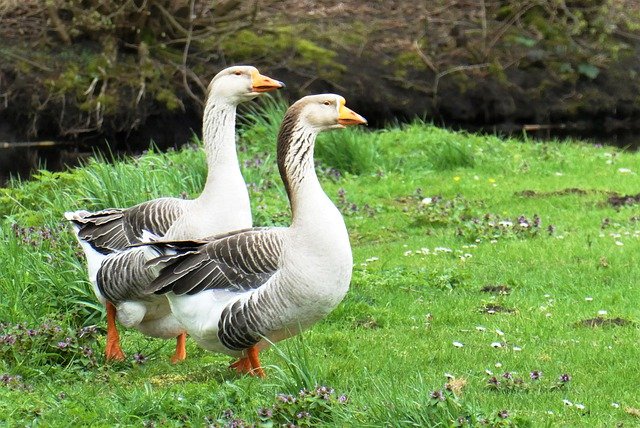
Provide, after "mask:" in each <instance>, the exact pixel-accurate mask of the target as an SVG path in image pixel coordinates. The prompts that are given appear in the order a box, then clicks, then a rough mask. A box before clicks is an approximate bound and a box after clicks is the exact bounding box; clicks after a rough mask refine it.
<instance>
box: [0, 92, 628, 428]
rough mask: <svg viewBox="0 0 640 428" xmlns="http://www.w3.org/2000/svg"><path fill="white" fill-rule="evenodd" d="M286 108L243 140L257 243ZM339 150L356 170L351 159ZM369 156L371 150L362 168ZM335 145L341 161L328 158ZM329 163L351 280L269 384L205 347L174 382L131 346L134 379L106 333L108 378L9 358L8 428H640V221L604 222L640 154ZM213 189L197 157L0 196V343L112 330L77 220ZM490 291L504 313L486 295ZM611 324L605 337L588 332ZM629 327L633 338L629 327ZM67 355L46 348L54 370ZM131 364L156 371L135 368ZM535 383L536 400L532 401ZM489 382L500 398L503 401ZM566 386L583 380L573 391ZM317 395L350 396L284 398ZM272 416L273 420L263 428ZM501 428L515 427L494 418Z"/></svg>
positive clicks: (277, 216) (4, 368)
mask: <svg viewBox="0 0 640 428" xmlns="http://www.w3.org/2000/svg"><path fill="white" fill-rule="evenodd" d="M273 108H274V106H271V107H269V110H268V111H267V113H260V111H257V110H256V111H254V112H253V113H251V114H254V115H258V116H256V117H257V119H256V118H255V117H254V119H255V120H253V121H252V120H249V121H248V122H246V123H244V124H243V126H242V129H241V130H240V136H241V137H240V138H241V142H240V148H241V150H240V157H241V162H242V165H243V173H244V174H245V177H246V181H247V183H250V190H251V198H252V207H253V210H254V219H255V223H256V224H258V225H265V224H267V225H269V224H287V223H288V220H289V217H288V216H289V214H288V206H287V201H286V194H285V192H284V190H283V189H282V186H281V183H280V181H279V177H278V174H277V168H276V167H275V158H274V155H273V152H274V147H275V141H274V134H275V132H276V131H277V120H278V117H279V116H278V113H274V112H273ZM276 108H281V107H277V100H276ZM278 111H280V110H278ZM341 143H344V144H346V145H348V144H351V145H353V146H354V147H356V149H354V150H347V151H340V150H339V148H340V144H341ZM363 143H368V144H369V147H370V148H367V149H366V150H360V149H359V148H360V147H361V144H363ZM322 144H326V145H327V146H330V149H327V150H325V151H324V152H322V150H323V149H321V148H320V147H321V145H322ZM320 153H322V158H321V164H322V166H321V167H319V168H318V171H319V174H320V175H321V180H322V182H323V186H324V188H325V190H326V192H327V194H328V195H329V196H330V197H331V198H332V199H334V201H335V202H336V204H337V205H338V206H339V207H340V208H341V209H342V210H343V212H344V215H345V219H346V222H347V226H348V228H349V231H350V233H351V242H352V247H353V251H354V261H355V266H354V275H353V281H352V284H351V289H350V291H349V293H348V294H347V297H346V298H345V300H344V301H343V302H342V303H341V304H340V306H339V307H338V308H337V309H336V310H335V311H334V312H332V313H331V314H330V315H329V317H328V318H327V319H326V320H324V321H322V322H321V323H319V324H317V325H315V326H314V327H313V328H311V329H310V330H309V331H307V332H305V334H304V335H303V338H302V339H301V340H300V339H297V338H296V339H290V340H288V341H285V342H283V343H279V344H278V345H277V349H271V350H269V351H266V352H264V353H263V354H264V355H263V356H262V361H263V364H264V365H265V366H267V373H268V378H267V379H266V380H258V379H254V378H248V377H239V376H237V375H235V374H234V373H232V372H231V371H230V370H228V369H227V365H228V363H229V362H230V360H229V358H227V357H225V356H221V355H216V354H212V353H209V352H205V351H202V350H200V349H198V348H197V347H196V346H195V345H194V344H193V343H191V342H189V343H188V353H189V357H188V359H187V360H186V361H185V362H184V363H183V364H180V365H177V366H173V365H171V364H169V362H168V360H169V356H170V355H171V352H172V347H173V345H174V344H173V342H172V341H161V340H155V339H148V338H145V337H143V336H142V335H140V334H139V333H137V332H134V331H123V332H122V342H123V347H124V349H125V351H126V352H127V354H128V356H129V360H127V361H126V362H124V363H118V364H105V362H104V361H103V358H102V352H103V349H104V335H103V334H102V332H103V330H99V331H98V333H99V334H98V337H97V339H98V341H97V344H96V345H91V346H93V348H92V349H93V351H94V353H95V356H96V358H97V365H91V364H85V363H86V361H85V360H83V359H82V358H81V356H80V351H78V349H80V347H79V346H78V347H76V348H74V349H75V351H73V350H70V351H69V352H76V353H77V355H76V354H65V358H62V359H61V360H60V359H56V358H58V357H56V358H52V357H48V356H47V355H49V354H51V355H53V356H55V355H54V354H55V353H53V354H52V353H51V352H49V354H47V355H41V356H39V357H38V356H33V355H32V356H29V357H28V358H27V357H26V356H25V355H23V356H22V357H20V353H19V351H16V350H15V349H14V351H15V352H14V354H15V353H16V352H17V353H18V355H17V358H18V359H20V361H22V363H20V364H19V363H17V362H16V361H18V360H16V355H14V354H12V355H13V356H12V358H10V359H9V358H8V359H3V360H2V361H0V375H1V374H2V373H6V374H8V375H11V376H15V375H20V376H22V379H18V378H15V377H13V378H12V379H11V380H10V381H9V380H6V379H5V381H2V382H0V424H5V425H7V426H25V425H28V426H35V425H42V426H70V425H85V426H87V425H92V426H93V425H95V426H113V425H115V424H117V423H119V424H122V425H137V426H140V425H146V426H200V425H205V424H211V425H214V426H215V424H218V425H220V426H225V425H228V424H230V421H232V420H233V419H234V418H240V419H243V420H246V421H251V422H253V423H257V424H259V425H260V424H261V426H269V423H273V424H274V426H278V424H280V423H284V421H288V420H290V419H288V418H293V419H294V420H296V421H298V419H295V418H296V415H297V413H300V412H303V411H307V410H309V412H310V413H311V414H312V416H310V418H308V419H304V418H303V419H300V420H299V421H298V422H299V423H300V424H304V423H307V424H308V425H320V426H403V427H404V426H451V425H452V424H455V423H456V421H458V418H461V417H462V418H464V421H468V424H470V425H479V424H480V421H481V420H483V418H487V421H488V424H489V425H491V426H504V425H507V424H511V425H517V426H526V425H528V424H529V425H530V426H536V427H537V426H572V427H574V426H585V427H593V426H616V424H622V425H624V426H635V425H637V424H638V423H639V420H638V417H637V416H634V415H633V414H632V413H633V409H638V408H640V398H639V396H638V394H637V390H638V385H640V372H639V371H638V369H637V365H638V361H640V351H639V347H638V345H639V343H640V327H639V323H640V304H639V302H640V287H638V278H639V277H640V267H639V266H638V258H637V254H638V252H639V250H640V236H639V235H640V224H639V221H640V219H639V215H640V211H639V209H638V206H637V205H636V206H633V205H632V206H623V207H619V208H615V207H612V206H611V205H610V204H608V203H607V200H608V198H609V196H611V194H612V192H615V193H618V194H637V193H638V191H639V190H638V183H639V182H638V178H637V177H638V176H637V175H636V174H637V173H639V172H640V157H639V156H638V154H636V153H628V152H623V151H619V150H616V149H612V148H596V147H594V146H592V145H589V144H584V143H578V142H572V143H568V142H555V141H552V142H546V143H538V142H520V141H516V140H503V139H499V138H497V137H492V136H478V135H473V134H466V133H454V132H449V131H446V130H443V129H439V128H436V127H433V126H431V125H428V124H424V123H420V122H416V123H414V124H411V125H407V126H403V127H395V128H391V129H386V130H382V131H375V132H371V131H368V130H348V131H335V132H332V133H331V135H330V136H325V137H324V138H323V139H322V141H319V148H318V156H319V157H320ZM345 153H348V154H346V155H345ZM335 169H337V170H338V171H339V174H337V173H336V172H335ZM625 169H629V170H631V173H628V172H625V171H626V170H625ZM204 173H205V166H204V160H203V155H202V153H201V152H200V151H198V150H193V148H186V149H183V150H180V151H177V152H171V153H166V154H161V153H156V152H154V151H150V152H149V153H147V154H146V155H144V156H142V157H140V158H137V159H122V160H118V161H115V162H112V163H106V162H104V161H102V160H95V161H91V162H89V164H88V165H87V166H86V167H84V168H81V169H76V170H72V171H69V172H63V173H55V174H54V173H48V172H42V173H40V174H39V175H38V176H36V177H34V178H33V179H32V180H30V181H26V182H14V183H13V184H12V185H11V186H10V187H9V188H7V189H0V215H3V216H4V219H3V220H2V230H1V231H0V235H1V236H0V238H1V241H0V242H2V244H1V245H2V248H1V249H0V266H2V270H1V273H0V288H1V292H2V295H1V298H0V322H5V323H7V324H6V325H4V326H3V328H5V329H8V328H9V327H8V326H9V325H14V324H16V323H23V322H24V323H26V325H27V326H29V327H33V328H36V327H37V326H39V325H40V324H41V323H42V322H43V320H45V319H54V320H56V321H55V322H56V323H59V324H60V325H61V326H62V327H64V329H70V330H69V331H76V329H78V328H80V327H82V326H83V325H91V324H97V325H98V326H99V328H100V329H103V328H104V319H103V318H102V317H103V313H102V308H100V307H99V305H97V304H96V303H95V300H94V298H93V295H92V291H91V287H90V285H89V284H88V283H87V280H86V277H85V275H86V274H85V271H84V266H83V257H82V256H81V254H79V250H78V248H77V246H76V243H75V241H74V238H73V236H72V234H71V233H70V231H69V227H68V226H67V225H65V224H64V223H63V222H62V221H60V219H61V216H62V212H64V211H65V210H69V209H76V208H86V209H98V208H105V207H108V206H126V205H130V204H133V203H136V202H140V201H144V200H147V199H149V198H153V197H156V196H160V195H171V196H179V195H180V194H182V193H183V192H185V193H186V194H187V195H188V196H194V195H195V194H197V192H198V190H199V189H200V187H201V185H202V182H203V178H204ZM521 216H522V218H520V217H521ZM534 216H537V218H539V225H537V224H534V218H535V217H534ZM519 218H520V220H521V221H523V222H524V221H527V222H528V227H525V226H523V225H520V224H519V220H518V219H519ZM605 219H607V220H605ZM500 222H502V225H500ZM505 222H511V225H510V224H509V223H505ZM14 224H16V226H12V225H14ZM29 227H32V228H33V229H29ZM550 230H551V231H552V233H550ZM486 286H495V287H498V286H505V287H508V289H509V292H508V294H500V293H498V292H483V291H481V290H482V289H483V288H484V287H486ZM599 311H606V314H604V315H600V316H601V317H602V319H603V320H604V322H605V323H607V322H608V323H609V324H610V325H605V326H599V327H587V326H584V325H582V324H581V322H582V321H584V320H586V319H593V318H596V317H598V316H599V315H598V312H599ZM490 312H493V313H490ZM616 318H619V319H620V320H623V321H629V323H627V324H625V325H615V324H614V323H612V321H611V320H614V319H616ZM607 320H609V321H607ZM620 320H618V321H620ZM621 323H623V322H621ZM2 334H6V332H5V333H2ZM69 334H71V333H69ZM72 339H73V340H74V341H75V340H76V339H75V336H73V337H72ZM25 340H27V339H25ZM78 340H80V339H78ZM454 342H459V343H460V344H462V345H463V346H462V347H457V346H455V345H454ZM73 343H74V344H75V342H73ZM56 344H57V342H55V343H53V344H49V345H47V344H45V343H39V345H38V346H39V347H38V348H32V349H37V351H34V352H42V353H46V352H48V351H47V348H46V346H53V347H54V348H53V349H55V346H56ZM0 346H3V345H0ZM4 346H7V345H6V344H5V345H4ZM74 346H75V345H74ZM87 346H89V345H87ZM25 352H26V351H25ZM56 352H58V351H56ZM136 353H140V354H142V355H144V356H145V357H146V361H145V363H144V364H138V363H135V362H134V361H133V359H132V357H133V355H134V354H136ZM57 361H62V362H57ZM534 370H537V371H541V372H542V378H541V379H539V380H537V381H534V380H530V378H529V373H530V372H531V371H534ZM487 371H489V372H491V373H493V375H495V376H496V377H497V378H498V380H500V385H499V386H498V387H497V388H491V387H490V384H489V383H488V380H489V379H490V378H491V377H492V376H493V375H491V374H488V373H487ZM505 372H509V373H511V374H512V376H513V378H522V379H523V381H522V382H521V383H520V382H519V381H514V380H508V379H505V378H504V377H502V375H503V374H504V373H505ZM445 373H446V374H449V375H451V376H453V377H454V378H455V379H454V380H453V381H451V383H452V384H454V385H458V386H457V387H456V388H458V389H456V388H453V389H454V390H455V391H456V394H455V395H454V394H453V393H452V392H449V391H447V390H446V389H445V390H444V392H443V396H442V397H443V400H440V399H438V398H434V397H432V395H431V393H432V391H440V390H442V389H443V386H444V384H445V383H446V382H447V378H446V377H445ZM562 374H569V375H570V376H571V380H570V381H569V382H566V383H563V382H560V381H559V380H558V378H559V376H560V375H562ZM16 379H17V380H16ZM316 384H318V385H327V386H330V387H332V388H334V389H335V392H334V393H333V395H331V397H329V398H328V399H327V400H324V399H323V398H318V396H316V395H314V394H316V392H314V391H315V390H313V391H310V392H309V393H308V394H307V395H304V396H303V397H301V398H300V399H299V400H297V401H296V403H295V404H283V403H282V402H280V401H278V400H279V399H278V398H277V397H276V395H277V394H293V395H295V394H296V393H297V391H296V390H297V389H299V388H301V387H306V388H307V389H312V387H314V386H315V385H316ZM342 394H345V395H346V396H347V397H348V400H347V401H346V403H342V402H340V400H338V397H340V396H341V395H342ZM436 397H437V394H436ZM563 400H568V401H570V402H571V403H574V404H576V403H577V404H581V405H584V406H585V408H584V409H580V408H578V407H576V406H575V405H573V406H568V405H565V404H563ZM612 403H616V404H617V405H619V407H614V406H613V405H612ZM263 408H269V409H270V410H271V412H272V415H271V416H270V417H267V416H265V414H264V410H262V412H263V413H262V416H260V415H259V414H258V412H259V411H260V409H263ZM229 409H230V410H232V411H233V414H234V416H229V414H228V412H227V413H225V411H227V410H229ZM503 410H507V411H508V413H509V418H507V419H502V418H500V417H499V416H498V413H499V412H501V411H503ZM461 421H462V419H461Z"/></svg>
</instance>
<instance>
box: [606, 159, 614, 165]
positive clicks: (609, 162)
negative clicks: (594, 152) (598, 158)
mask: <svg viewBox="0 0 640 428" xmlns="http://www.w3.org/2000/svg"><path fill="white" fill-rule="evenodd" d="M605 163H606V164H607V165H611V164H612V163H613V161H612V160H611V159H607V160H606V162H605Z"/></svg>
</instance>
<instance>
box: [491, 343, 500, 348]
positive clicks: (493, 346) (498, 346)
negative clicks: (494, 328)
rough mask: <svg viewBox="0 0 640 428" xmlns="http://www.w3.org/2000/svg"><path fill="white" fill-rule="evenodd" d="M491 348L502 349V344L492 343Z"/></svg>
mask: <svg viewBox="0 0 640 428" xmlns="http://www.w3.org/2000/svg"><path fill="white" fill-rule="evenodd" d="M491 347H492V348H502V343H500V342H492V343H491Z"/></svg>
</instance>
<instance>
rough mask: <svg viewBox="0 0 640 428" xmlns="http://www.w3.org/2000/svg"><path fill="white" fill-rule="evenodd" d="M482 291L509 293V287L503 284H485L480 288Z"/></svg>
mask: <svg viewBox="0 0 640 428" xmlns="http://www.w3.org/2000/svg"><path fill="white" fill-rule="evenodd" d="M480 291H482V292H483V293H494V294H509V293H511V288H509V287H507V286H506V285H503V284H496V285H491V284H489V285H485V286H484V287H482V288H481V289H480Z"/></svg>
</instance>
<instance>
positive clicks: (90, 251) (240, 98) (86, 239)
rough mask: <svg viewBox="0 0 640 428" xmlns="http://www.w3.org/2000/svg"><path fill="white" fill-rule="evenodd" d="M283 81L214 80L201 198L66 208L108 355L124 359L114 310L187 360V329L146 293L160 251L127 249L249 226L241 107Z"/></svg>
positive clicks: (234, 75)
mask: <svg viewBox="0 0 640 428" xmlns="http://www.w3.org/2000/svg"><path fill="white" fill-rule="evenodd" d="M283 86H284V84H283V83H282V82H279V81H277V80H274V79H272V78H270V77H267V76H264V75H261V74H260V73H259V72H258V70H257V69H256V68H255V67H250V66H235V67H229V68H227V69H224V70H222V71H221V72H220V73H218V74H217V75H216V76H215V77H214V78H213V79H212V81H211V83H210V84H209V88H208V97H207V102H206V106H205V110H204V118H203V140H204V150H205V154H206V158H207V166H208V174H207V179H206V183H205V186H204V189H203V191H202V193H201V194H200V196H198V197H197V198H196V199H193V200H184V199H178V198H160V199H154V200H152V201H148V202H144V203H141V204H139V205H135V206H133V207H131V208H125V209H107V210H103V211H98V212H93V213H90V212H87V211H75V212H67V213H65V218H66V219H67V220H70V221H72V223H73V225H74V230H75V232H76V235H77V238H78V240H79V241H80V244H81V246H82V248H83V249H84V252H85V255H86V257H87V265H88V271H89V278H90V280H91V282H92V283H93V285H94V291H95V293H96V296H97V297H98V299H99V301H100V302H101V303H102V304H105V305H106V307H107V347H106V357H107V359H116V360H121V359H123V358H124V353H123V352H122V349H121V347H120V341H119V335H118V331H117V328H116V325H115V318H116V316H117V318H118V320H119V321H120V322H121V323H122V324H123V325H125V326H127V327H135V328H138V329H139V330H140V331H142V332H143V333H145V334H147V335H149V336H154V337H161V338H171V337H177V345H176V352H175V354H174V356H173V357H172V361H173V362H177V361H180V360H182V359H184V358H185V356H186V351H185V338H186V334H185V331H184V328H183V327H182V326H181V325H180V323H179V322H178V321H177V320H176V319H175V318H174V317H173V316H172V315H171V312H170V309H169V305H168V303H167V300H166V298H164V297H163V296H156V297H155V298H150V297H151V296H144V295H143V294H142V289H143V287H144V286H146V285H148V283H149V281H150V280H151V279H152V277H151V276H149V273H148V272H146V270H145V269H144V263H145V261H146V260H147V258H148V257H153V256H157V255H158V254H157V253H155V252H153V251H150V250H149V249H141V248H135V249H129V247H130V246H131V245H134V244H139V243H141V242H148V241H149V240H150V239H158V238H163V239H198V238H203V237H206V236H210V235H212V234H217V233H222V232H226V231H230V230H236V229H239V228H245V227H251V225H252V221H251V208H250V205H249V194H248V191H247V188H246V185H245V182H244V179H243V178H242V174H241V172H240V167H239V164H238V158H237V154H236V146H235V122H236V108H237V106H238V104H239V103H241V102H245V101H249V100H252V99H254V98H255V97H257V96H258V95H260V94H261V93H263V92H268V91H272V90H275V89H278V88H282V87H283Z"/></svg>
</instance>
